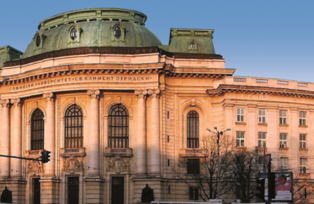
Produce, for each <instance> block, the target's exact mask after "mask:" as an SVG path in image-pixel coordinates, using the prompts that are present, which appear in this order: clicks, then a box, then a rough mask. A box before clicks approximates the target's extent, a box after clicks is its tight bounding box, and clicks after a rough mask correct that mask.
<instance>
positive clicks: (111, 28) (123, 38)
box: [110, 22, 125, 43]
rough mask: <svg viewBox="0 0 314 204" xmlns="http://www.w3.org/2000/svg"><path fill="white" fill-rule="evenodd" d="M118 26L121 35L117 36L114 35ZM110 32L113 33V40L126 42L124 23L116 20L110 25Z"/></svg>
mask: <svg viewBox="0 0 314 204" xmlns="http://www.w3.org/2000/svg"><path fill="white" fill-rule="evenodd" d="M116 27H118V28H119V29H120V32H121V33H120V37H119V38H116V37H115V35H114V28H116ZM110 33H111V41H112V42H114V41H116V42H121V43H124V41H125V27H124V26H123V25H121V24H120V22H115V23H113V24H112V26H111V27H110Z"/></svg>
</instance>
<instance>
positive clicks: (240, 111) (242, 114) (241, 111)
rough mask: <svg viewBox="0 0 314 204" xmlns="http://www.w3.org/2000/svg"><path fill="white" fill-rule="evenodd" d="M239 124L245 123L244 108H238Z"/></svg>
mask: <svg viewBox="0 0 314 204" xmlns="http://www.w3.org/2000/svg"><path fill="white" fill-rule="evenodd" d="M237 122H244V108H237Z"/></svg>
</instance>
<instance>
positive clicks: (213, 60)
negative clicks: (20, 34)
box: [0, 8, 314, 204]
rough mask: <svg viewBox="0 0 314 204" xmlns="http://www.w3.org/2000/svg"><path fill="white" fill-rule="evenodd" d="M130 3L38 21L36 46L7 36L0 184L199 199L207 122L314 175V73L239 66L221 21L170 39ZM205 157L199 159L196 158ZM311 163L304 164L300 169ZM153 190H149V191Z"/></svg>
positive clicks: (74, 196)
mask: <svg viewBox="0 0 314 204" xmlns="http://www.w3.org/2000/svg"><path fill="white" fill-rule="evenodd" d="M146 19H147V16H146V15H145V14H143V13H141V12H138V11H134V10H126V9H114V8H95V9H83V10H76V11H70V12H66V13H62V14H59V15H56V16H52V17H51V18H48V19H46V20H44V21H42V22H41V23H40V24H39V25H38V31H37V32H35V34H34V37H33V39H31V42H30V44H29V45H28V47H27V49H26V51H25V52H24V53H23V52H21V51H19V50H17V49H14V48H12V47H10V46H4V47H0V68H1V75H0V84H1V85H0V95H1V111H0V116H1V117H0V125H1V148H0V151H1V152H0V154H2V155H11V156H17V157H25V158H30V159H32V158H33V159H35V158H38V157H40V156H41V152H42V151H43V150H44V149H45V150H48V151H50V152H51V158H50V161H49V162H48V163H45V164H42V163H41V162H38V161H34V160H20V159H14V158H6V157H1V158H0V165H1V171H0V175H1V180H0V189H4V188H5V186H7V187H8V189H9V190H10V191H12V195H13V203H34V204H37V203H51V204H52V203H69V204H70V203H80V204H83V203H108V204H109V203H113V204H131V203H140V202H142V201H147V200H151V199H153V200H159V201H162V200H170V201H189V200H198V199H199V198H197V197H195V196H193V195H192V197H191V194H189V193H188V190H189V189H188V186H186V185H184V184H182V182H179V180H178V178H177V177H176V172H177V171H180V169H179V167H178V163H179V160H180V158H190V160H193V161H197V160H199V159H200V158H201V156H199V155H200V154H198V153H200V141H201V140H202V138H204V137H206V136H207V135H208V134H209V132H208V131H206V128H211V127H215V126H216V127H218V128H219V129H226V128H231V130H232V131H230V132H228V133H227V134H228V135H229V136H230V137H232V138H234V139H235V140H236V141H237V143H236V145H237V147H236V148H239V149H252V148H253V147H254V146H257V145H259V146H262V145H263V144H266V147H267V153H271V154H272V158H273V161H274V163H275V164H277V165H280V166H284V167H285V168H292V169H294V170H297V171H298V172H299V173H300V174H302V175H305V176H307V177H308V178H312V176H313V175H312V173H311V169H312V166H313V165H314V163H313V162H312V157H311V156H310V155H313V153H314V152H313V149H314V148H313V145H314V141H313V137H312V135H311V134H312V133H313V132H314V129H313V128H314V124H313V123H314V106H313V105H314V101H313V97H314V84H311V83H305V82H298V81H288V80H279V79H266V78H248V77H235V76H233V73H234V72H235V69H227V68H225V67H224V63H225V60H224V59H223V57H222V56H221V55H219V54H216V53H215V50H214V46H213V42H212V38H213V30H211V29H179V28H171V29H170V39H169V45H162V44H161V42H160V40H159V39H158V38H157V37H156V36H155V35H154V33H152V32H151V31H150V30H149V29H148V28H146V27H145V21H146ZM196 163H197V162H196ZM299 170H300V171H299ZM145 192H146V193H145Z"/></svg>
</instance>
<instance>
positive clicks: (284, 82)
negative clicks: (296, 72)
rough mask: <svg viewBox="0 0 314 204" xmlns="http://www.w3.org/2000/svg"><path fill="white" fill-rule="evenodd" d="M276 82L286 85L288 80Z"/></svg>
mask: <svg viewBox="0 0 314 204" xmlns="http://www.w3.org/2000/svg"><path fill="white" fill-rule="evenodd" d="M277 83H278V84H282V85H288V84H289V82H288V81H277Z"/></svg>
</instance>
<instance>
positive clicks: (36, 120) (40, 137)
mask: <svg viewBox="0 0 314 204" xmlns="http://www.w3.org/2000/svg"><path fill="white" fill-rule="evenodd" d="M44 126H45V125H44V113H43V112H42V111H41V110H40V109H38V108H37V109H36V110H35V111H34V113H33V115H32V121H31V150H37V149H44V135H45V133H44Z"/></svg>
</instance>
